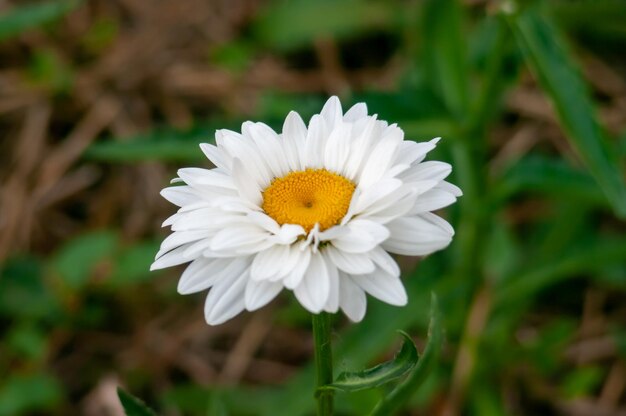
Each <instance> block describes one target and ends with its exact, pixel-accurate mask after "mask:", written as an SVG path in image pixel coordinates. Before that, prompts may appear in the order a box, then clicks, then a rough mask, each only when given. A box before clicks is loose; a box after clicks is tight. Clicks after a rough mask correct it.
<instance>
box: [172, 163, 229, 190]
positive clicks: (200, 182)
mask: <svg viewBox="0 0 626 416" xmlns="http://www.w3.org/2000/svg"><path fill="white" fill-rule="evenodd" d="M178 176H180V178H181V179H182V180H184V181H185V183H187V185H191V186H192V187H195V188H199V189H206V188H207V187H217V188H226V189H235V183H234V182H233V178H232V177H231V176H230V175H227V174H225V173H220V172H218V171H216V170H215V169H201V168H183V169H178Z"/></svg>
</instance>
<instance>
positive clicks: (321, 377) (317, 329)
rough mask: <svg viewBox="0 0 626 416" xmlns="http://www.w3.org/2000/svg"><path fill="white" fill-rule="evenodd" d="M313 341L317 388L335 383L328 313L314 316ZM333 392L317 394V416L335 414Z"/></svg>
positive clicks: (327, 391)
mask: <svg viewBox="0 0 626 416" xmlns="http://www.w3.org/2000/svg"><path fill="white" fill-rule="evenodd" d="M312 322H313V341H314V344H315V374H316V388H317V387H321V386H325V385H327V384H331V383H332V382H333V354H332V345H331V340H330V315H329V314H328V313H326V312H321V313H319V314H313V319H312ZM333 394H334V392H333V391H332V390H326V391H320V392H319V393H316V394H315V397H316V399H317V415H318V416H331V415H332V414H333Z"/></svg>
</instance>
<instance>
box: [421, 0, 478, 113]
mask: <svg viewBox="0 0 626 416" xmlns="http://www.w3.org/2000/svg"><path fill="white" fill-rule="evenodd" d="M461 21H462V19H461V8H460V5H459V3H458V2H457V1H456V0H430V1H428V2H426V4H425V5H424V14H423V18H422V27H423V31H424V33H423V38H424V60H425V64H426V68H427V70H428V76H429V78H430V79H431V80H432V81H433V85H435V86H436V88H437V90H438V92H439V93H440V94H441V96H442V98H443V101H444V102H445V103H446V105H447V107H448V110H450V112H451V113H453V114H454V115H455V116H457V118H462V117H464V116H465V115H466V114H467V109H468V103H469V91H468V82H467V73H468V70H467V59H466V56H465V44H464V43H463V35H462V32H461V29H462V28H461Z"/></svg>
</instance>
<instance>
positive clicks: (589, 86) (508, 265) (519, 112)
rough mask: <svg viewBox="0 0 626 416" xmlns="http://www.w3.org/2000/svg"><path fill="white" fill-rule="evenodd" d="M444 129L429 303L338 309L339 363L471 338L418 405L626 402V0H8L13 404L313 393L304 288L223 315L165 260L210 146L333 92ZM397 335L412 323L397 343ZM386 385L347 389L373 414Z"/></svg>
mask: <svg viewBox="0 0 626 416" xmlns="http://www.w3.org/2000/svg"><path fill="white" fill-rule="evenodd" d="M330 94H337V95H339V96H340V97H341V98H342V102H343V104H344V108H348V106H349V105H351V104H352V103H355V102H359V101H365V102H367V104H368V106H369V109H370V111H371V112H372V113H377V114H379V117H380V118H381V119H386V120H389V121H390V122H397V123H398V124H399V125H400V127H402V128H403V129H404V130H405V133H406V136H407V138H409V139H411V140H417V141H423V140H428V139H430V138H432V137H436V136H442V137H443V140H442V141H441V143H440V146H439V147H438V148H437V151H436V152H435V153H434V154H432V155H431V156H430V157H431V158H433V159H438V160H445V161H448V162H450V163H452V164H453V166H454V172H453V177H452V178H451V181H452V182H454V183H456V184H457V185H459V186H460V187H461V188H462V189H463V190H464V192H465V195H464V196H463V197H462V198H461V199H460V200H459V202H458V203H457V204H456V205H455V206H453V207H451V208H449V209H447V210H446V212H445V213H443V214H442V215H444V216H446V217H447V218H448V220H449V221H451V222H452V223H453V225H454V226H455V229H456V231H457V235H456V237H455V240H454V242H453V244H452V245H451V247H450V248H449V249H447V250H446V251H444V252H441V253H438V254H435V255H433V256H430V257H428V258H426V259H407V258H403V259H399V261H400V262H401V264H402V266H403V271H404V280H405V284H406V286H407V288H408V291H409V298H410V303H409V305H408V306H407V307H405V308H394V307H391V306H387V305H383V304H381V303H378V302H376V301H374V300H372V299H369V306H368V313H367V316H366V319H365V320H364V321H363V323H361V324H358V325H352V324H350V323H348V322H347V320H346V319H345V318H344V317H343V316H337V318H336V322H335V332H334V341H335V358H336V361H337V369H338V370H339V371H340V370H345V369H348V370H350V369H351V370H357V369H361V368H364V367H365V366H367V365H372V364H374V363H377V362H380V361H381V360H385V359H388V358H390V357H392V356H393V354H394V351H396V349H397V347H398V343H399V340H398V341H394V340H395V339H397V338H398V336H397V334H396V332H395V331H396V329H405V330H406V331H407V332H409V333H410V334H412V335H413V336H414V339H415V341H416V343H417V344H418V346H419V347H420V348H422V347H423V345H424V342H425V339H426V333H427V326H428V309H429V299H430V293H431V292H432V291H434V292H435V293H436V294H437V295H438V296H439V300H440V307H441V313H442V316H443V321H444V324H445V330H446V341H445V345H444V348H443V351H442V353H441V356H440V358H439V362H438V363H437V365H436V367H435V368H434V369H433V372H432V373H431V376H430V377H429V379H428V380H427V382H426V384H424V385H423V386H422V387H421V388H420V389H419V390H417V391H416V392H415V394H414V395H413V397H412V400H411V402H410V404H409V405H408V407H407V409H405V410H404V412H403V414H406V415H437V416H453V415H481V416H491V415H494V416H500V415H548V416H549V415H576V416H577V415H581V416H586V415H588V416H605V415H606V416H609V415H625V414H626V393H625V388H626V366H625V362H624V359H625V357H626V302H625V300H626V233H625V231H626V224H625V222H624V219H625V218H626V190H625V188H624V160H625V156H626V3H625V2H624V1H622V0H553V1H550V2H521V1H520V2H519V4H518V3H515V2H513V1H502V2H500V1H487V0H424V1H419V0H397V1H392V0H389V1H375V0H371V1H370V0H340V1H331V0H318V1H304V0H293V1H288V2H287V1H273V0H85V1H82V2H81V1H66V0H54V1H51V0H41V1H17V0H0V137H1V139H0V183H1V188H0V190H1V194H0V198H1V199H0V270H1V271H0V273H1V274H0V339H1V343H0V415H2V416H5V415H10V416H13V415H53V416H54V415H86V416H100V415H111V416H117V415H120V414H121V413H120V412H121V409H120V407H119V405H118V401H117V397H116V393H115V388H116V386H118V385H123V386H124V387H125V388H126V389H128V390H129V391H130V392H132V393H133V394H135V395H137V396H140V397H142V398H144V399H145V400H146V401H147V402H148V403H149V404H150V405H151V406H152V407H154V408H155V409H157V410H158V411H159V413H160V414H163V415H268V416H269V415H286V416H298V415H303V416H304V415H311V414H313V410H314V408H313V406H314V402H313V400H312V393H311V392H312V386H313V372H312V367H311V364H310V362H311V358H312V340H311V334H310V322H309V316H308V315H307V314H306V313H305V312H304V310H303V309H302V308H301V307H300V306H299V305H298V304H297V302H295V301H294V300H293V296H292V295H291V294H290V293H285V294H284V295H281V297H280V298H279V299H278V300H277V301H274V302H273V303H272V304H271V305H269V306H268V307H266V308H264V309H263V310H261V311H259V312H256V313H253V314H251V313H244V314H242V315H240V316H239V317H237V318H236V319H234V320H232V321H230V322H228V323H227V324H224V325H220V326H217V327H209V326H207V325H206V324H205V322H204V319H203V313H202V303H203V295H202V294H197V295H192V296H180V295H178V294H177V293H176V284H177V280H178V276H179V275H180V272H181V270H182V269H181V268H178V269H176V270H174V269H172V270H166V271H163V272H158V273H157V272H155V273H149V272H148V268H149V265H150V263H151V262H152V260H153V256H154V254H155V253H156V251H157V248H158V244H159V241H160V240H161V239H162V238H163V237H164V236H165V235H166V234H167V230H162V229H161V228H160V224H161V222H162V221H163V220H164V219H165V218H166V217H167V216H169V215H170V214H172V213H173V212H174V210H175V207H173V206H171V205H170V204H168V203H167V202H166V201H164V200H163V199H162V198H161V197H160V196H159V191H160V189H162V188H163V187H165V186H166V185H167V184H168V181H169V179H170V178H172V177H174V176H175V172H176V169H177V168H180V167H185V166H202V167H208V166H209V165H208V162H207V161H205V160H204V158H203V156H202V153H201V152H200V151H199V149H198V146H197V145H198V143H200V142H211V141H213V140H214V131H215V129H217V128H231V129H239V126H240V124H241V122H242V121H244V120H247V119H252V120H259V121H265V122H267V123H268V124H270V125H271V126H273V127H275V128H278V129H280V127H281V125H282V120H283V119H284V117H285V116H286V114H287V113H288V111H290V110H296V111H298V112H300V114H302V115H303V117H304V118H305V119H308V117H310V116H311V115H312V114H314V113H315V112H318V111H319V110H320V109H321V105H322V104H323V102H324V101H325V99H326V98H327V96H328V95H330ZM394 342H395V343H394ZM382 394H384V390H380V391H366V392H361V393H356V394H351V395H347V394H338V395H337V413H338V414H339V415H363V414H367V413H368V411H369V409H371V408H372V406H373V405H374V404H375V403H376V401H377V400H378V398H380V397H381V395H382Z"/></svg>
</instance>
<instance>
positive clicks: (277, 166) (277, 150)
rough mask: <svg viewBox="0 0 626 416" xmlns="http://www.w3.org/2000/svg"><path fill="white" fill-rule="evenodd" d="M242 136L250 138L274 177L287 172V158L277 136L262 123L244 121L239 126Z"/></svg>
mask: <svg viewBox="0 0 626 416" xmlns="http://www.w3.org/2000/svg"><path fill="white" fill-rule="evenodd" d="M241 131H242V133H243V135H244V136H246V137H250V138H252V140H254V142H255V143H256V145H257V148H258V150H259V156H260V157H261V158H262V159H263V160H264V161H265V163H266V165H267V167H268V168H269V169H270V172H271V173H272V174H273V176H274V177H281V176H284V175H285V174H286V173H287V172H288V171H289V164H288V163H287V157H286V155H285V152H284V151H283V146H282V145H281V143H280V141H279V140H278V135H277V134H276V132H275V131H274V130H272V128H271V127H269V126H268V125H267V124H264V123H252V122H250V121H246V122H244V123H243V124H242V125H241Z"/></svg>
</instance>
